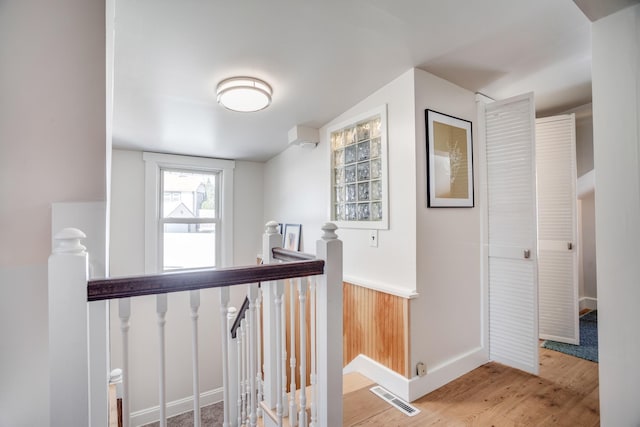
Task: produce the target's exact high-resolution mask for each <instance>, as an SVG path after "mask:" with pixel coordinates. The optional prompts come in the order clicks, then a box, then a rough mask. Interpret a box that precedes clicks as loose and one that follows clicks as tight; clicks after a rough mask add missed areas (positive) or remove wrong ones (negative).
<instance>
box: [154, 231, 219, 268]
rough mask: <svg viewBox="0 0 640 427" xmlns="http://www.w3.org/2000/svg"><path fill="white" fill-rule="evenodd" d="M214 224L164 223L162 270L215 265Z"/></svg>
mask: <svg viewBox="0 0 640 427" xmlns="http://www.w3.org/2000/svg"><path fill="white" fill-rule="evenodd" d="M215 226H216V224H214V223H209V224H175V223H173V224H167V223H165V224H164V230H163V235H162V239H163V256H162V259H163V270H175V269H180V268H203V267H215V266H216V228H215Z"/></svg>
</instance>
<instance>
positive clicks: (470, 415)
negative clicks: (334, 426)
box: [343, 349, 600, 426]
mask: <svg viewBox="0 0 640 427" xmlns="http://www.w3.org/2000/svg"><path fill="white" fill-rule="evenodd" d="M356 378H357V377H354V381H357V382H356V383H355V385H353V384H352V385H350V386H347V383H348V382H349V380H348V379H346V380H345V396H344V424H343V425H344V426H431V425H436V426H437V425H440V426H548V425H559V426H598V425H599V424H600V412H599V403H598V364H597V363H594V362H589V361H587V360H583V359H578V358H576V357H572V356H569V355H566V354H563V353H559V352H556V351H552V350H547V349H540V376H537V377H536V376H534V375H530V374H527V373H524V372H522V371H518V370H516V369H511V368H508V367H506V366H503V365H500V364H497V363H488V364H487V365H484V366H481V367H480V368H478V369H475V370H474V371H472V372H470V373H469V374H467V375H465V376H463V377H461V378H459V379H457V380H456V381H454V382H452V383H449V384H447V385H446V386H444V387H442V388H440V389H438V390H436V391H434V392H432V393H430V394H428V395H426V396H424V397H423V398H421V399H419V400H417V401H416V402H413V405H414V406H416V407H418V408H419V409H420V411H421V412H420V414H418V415H416V416H414V417H407V416H406V415H404V414H403V413H402V412H400V411H398V410H397V409H395V408H393V407H392V406H390V405H389V404H387V403H386V402H384V401H383V400H381V399H380V398H378V397H377V396H375V395H374V394H373V393H371V392H370V391H369V388H370V387H371V383H370V382H367V381H366V380H362V379H361V378H358V379H356Z"/></svg>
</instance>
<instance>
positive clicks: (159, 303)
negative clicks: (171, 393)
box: [156, 294, 167, 427]
mask: <svg viewBox="0 0 640 427" xmlns="http://www.w3.org/2000/svg"><path fill="white" fill-rule="evenodd" d="M156 313H157V314H158V351H159V352H160V364H159V365H160V370H159V373H158V383H159V400H160V402H159V404H160V427H167V378H166V361H165V359H166V352H165V339H164V336H165V335H164V326H165V324H166V315H167V294H159V295H156Z"/></svg>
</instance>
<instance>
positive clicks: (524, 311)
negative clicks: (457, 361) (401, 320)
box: [485, 94, 538, 374]
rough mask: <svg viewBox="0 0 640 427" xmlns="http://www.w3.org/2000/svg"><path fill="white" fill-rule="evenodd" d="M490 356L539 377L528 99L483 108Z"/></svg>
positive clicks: (531, 118)
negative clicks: (484, 119)
mask: <svg viewBox="0 0 640 427" xmlns="http://www.w3.org/2000/svg"><path fill="white" fill-rule="evenodd" d="M485 118H486V122H485V125H486V126H485V131H486V161H487V163H486V164H487V197H488V199H487V212H488V215H487V222H488V230H487V231H488V233H487V238H488V246H489V252H488V254H489V259H488V268H489V271H488V273H489V353H490V357H491V359H492V360H495V361H496V362H500V363H503V364H505V365H508V366H512V367H514V368H518V369H521V370H524V371H527V372H530V373H533V374H537V373H538V281H537V250H536V240H537V231H536V181H535V107H534V102H533V94H527V95H521V96H517V97H515V98H510V99H506V100H503V101H498V102H493V103H490V104H487V105H486V107H485Z"/></svg>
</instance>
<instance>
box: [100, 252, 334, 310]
mask: <svg viewBox="0 0 640 427" xmlns="http://www.w3.org/2000/svg"><path fill="white" fill-rule="evenodd" d="M287 252H290V251H287ZM323 273H324V261H323V260H321V259H319V260H316V259H314V260H305V261H293V262H286V263H281V264H266V265H256V266H247V267H229V268H219V269H206V270H196V271H180V272H172V273H163V274H157V275H145V276H131V277H116V278H108V279H95V280H89V283H88V286H87V300H88V301H99V300H106V299H116V298H126V297H135V296H141V295H154V294H165V293H169V292H180V291H190V290H195V289H207V288H220V287H223V286H233V285H242V284H247V283H259V282H268V281H271V280H281V279H290V278H294V277H306V276H316V275H320V274H323Z"/></svg>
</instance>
